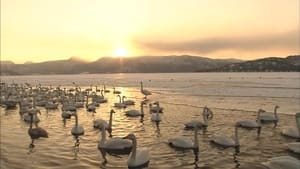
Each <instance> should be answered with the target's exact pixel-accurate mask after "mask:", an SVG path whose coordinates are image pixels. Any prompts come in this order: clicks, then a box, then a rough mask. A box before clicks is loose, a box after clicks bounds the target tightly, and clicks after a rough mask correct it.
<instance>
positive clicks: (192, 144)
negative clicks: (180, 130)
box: [168, 126, 199, 149]
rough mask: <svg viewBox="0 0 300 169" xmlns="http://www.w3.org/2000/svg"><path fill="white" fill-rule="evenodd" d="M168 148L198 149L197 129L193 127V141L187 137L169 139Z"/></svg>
mask: <svg viewBox="0 0 300 169" xmlns="http://www.w3.org/2000/svg"><path fill="white" fill-rule="evenodd" d="M168 143H169V145H170V146H172V147H174V148H179V149H198V148H199V141H198V127H197V126H195V130H194V141H192V139H190V138H188V137H183V136H177V137H173V138H170V139H169V140H168Z"/></svg>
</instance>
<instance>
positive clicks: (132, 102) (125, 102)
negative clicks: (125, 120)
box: [122, 96, 135, 105]
mask: <svg viewBox="0 0 300 169" xmlns="http://www.w3.org/2000/svg"><path fill="white" fill-rule="evenodd" d="M125 98H127V97H126V96H123V97H122V103H123V104H125V105H135V101H133V100H124V99H125Z"/></svg>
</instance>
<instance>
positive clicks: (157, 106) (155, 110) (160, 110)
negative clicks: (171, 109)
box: [149, 101, 163, 113]
mask: <svg viewBox="0 0 300 169" xmlns="http://www.w3.org/2000/svg"><path fill="white" fill-rule="evenodd" d="M153 105H155V106H153ZM149 107H150V108H149V109H150V112H153V113H156V112H157V111H159V112H160V113H162V112H163V108H162V107H160V105H159V102H158V101H156V102H154V103H153V104H152V103H150V104H149Z"/></svg>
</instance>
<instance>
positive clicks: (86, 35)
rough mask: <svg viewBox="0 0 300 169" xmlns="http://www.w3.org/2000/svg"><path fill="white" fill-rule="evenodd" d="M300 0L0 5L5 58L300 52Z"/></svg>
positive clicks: (68, 0) (52, 0)
mask: <svg viewBox="0 0 300 169" xmlns="http://www.w3.org/2000/svg"><path fill="white" fill-rule="evenodd" d="M299 7H300V6H299V0H109V1H108V0H1V60H11V61H14V62H15V63H24V62H26V61H33V62H41V61H46V60H61V59H68V58H70V57H72V56H76V57H80V58H84V59H86V60H89V61H93V60H97V59H98V58H100V57H102V56H114V55H128V56H142V55H151V56H154V55H181V54H190V55H199V56H203V57H210V58H238V59H255V58H262V57H267V56H287V55H291V54H298V53H299V47H298V46H299V40H298V39H299Z"/></svg>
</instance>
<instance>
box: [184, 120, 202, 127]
mask: <svg viewBox="0 0 300 169" xmlns="http://www.w3.org/2000/svg"><path fill="white" fill-rule="evenodd" d="M184 125H185V126H186V127H195V126H198V127H202V126H204V123H203V121H200V120H191V121H189V122H187V123H185V124H184Z"/></svg>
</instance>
